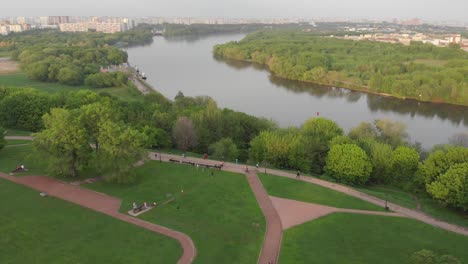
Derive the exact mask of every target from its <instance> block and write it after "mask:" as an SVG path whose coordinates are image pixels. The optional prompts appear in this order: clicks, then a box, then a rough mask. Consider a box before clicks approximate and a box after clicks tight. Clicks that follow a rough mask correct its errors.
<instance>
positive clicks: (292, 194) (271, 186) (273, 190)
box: [258, 173, 385, 211]
mask: <svg viewBox="0 0 468 264" xmlns="http://www.w3.org/2000/svg"><path fill="white" fill-rule="evenodd" d="M258 176H259V177H260V180H261V181H262V183H263V186H264V187H265V189H266V190H267V192H268V194H269V195H272V196H276V197H281V198H286V199H292V200H297V201H303V202H309V203H316V204H322V205H327V206H333V207H339V208H350V209H360V210H374V211H384V210H385V209H384V208H382V207H380V206H377V205H374V204H371V203H368V202H366V201H363V200H360V199H358V198H354V197H351V196H349V195H346V194H343V193H340V192H337V191H334V190H330V189H328V188H325V187H322V186H318V185H315V184H311V183H305V182H302V181H297V180H294V179H288V178H285V177H279V176H273V175H269V174H264V173H259V174H258Z"/></svg>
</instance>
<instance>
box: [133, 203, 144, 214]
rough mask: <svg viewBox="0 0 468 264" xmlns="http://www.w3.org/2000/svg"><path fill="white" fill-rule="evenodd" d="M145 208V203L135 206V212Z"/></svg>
mask: <svg viewBox="0 0 468 264" xmlns="http://www.w3.org/2000/svg"><path fill="white" fill-rule="evenodd" d="M144 209H146V206H145V205H144V204H142V205H140V206H137V207H135V208H133V212H134V213H138V212H140V211H143V210H144Z"/></svg>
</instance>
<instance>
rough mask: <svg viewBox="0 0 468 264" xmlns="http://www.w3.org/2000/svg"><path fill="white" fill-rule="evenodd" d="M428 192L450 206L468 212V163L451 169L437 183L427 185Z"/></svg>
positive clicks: (438, 178)
mask: <svg viewBox="0 0 468 264" xmlns="http://www.w3.org/2000/svg"><path fill="white" fill-rule="evenodd" d="M427 192H428V193H429V194H430V195H431V196H432V197H434V198H436V199H438V200H441V201H443V202H445V203H447V204H448V205H450V206H453V207H456V208H460V209H463V210H464V211H467V210H468V162H465V163H461V164H456V165H453V166H451V167H450V169H448V170H447V172H445V173H444V174H442V175H440V176H439V177H437V179H436V180H435V181H433V182H432V183H429V184H427Z"/></svg>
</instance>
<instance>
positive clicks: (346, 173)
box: [325, 144, 372, 184]
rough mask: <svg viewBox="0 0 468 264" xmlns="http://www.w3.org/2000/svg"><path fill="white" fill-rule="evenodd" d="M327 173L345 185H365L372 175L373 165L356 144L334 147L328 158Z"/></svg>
mask: <svg viewBox="0 0 468 264" xmlns="http://www.w3.org/2000/svg"><path fill="white" fill-rule="evenodd" d="M325 173H326V174H327V175H328V176H330V177H332V178H335V179H337V180H339V181H342V182H345V183H351V184H364V183H366V181H367V179H368V178H369V176H370V175H371V173H372V163H371V162H370V160H369V157H368V156H367V154H366V153H365V152H364V150H362V149H361V148H360V147H359V146H357V145H355V144H342V145H334V146H333V147H332V148H331V149H330V152H329V153H328V156H327V165H326V167H325Z"/></svg>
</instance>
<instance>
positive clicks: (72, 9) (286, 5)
mask: <svg viewBox="0 0 468 264" xmlns="http://www.w3.org/2000/svg"><path fill="white" fill-rule="evenodd" d="M2 2H3V3H2V4H1V6H0V17H8V16H47V15H82V16H89V15H91V16H94V15H98V16H128V17H146V16H162V17H230V18H279V17H281V18H284V17H291V18H317V17H342V18H346V17H349V18H376V19H391V18H414V17H418V18H421V19H425V20H458V21H464V22H468V0H125V1H122V0H10V1H7V0H5V1H3V0H2Z"/></svg>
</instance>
